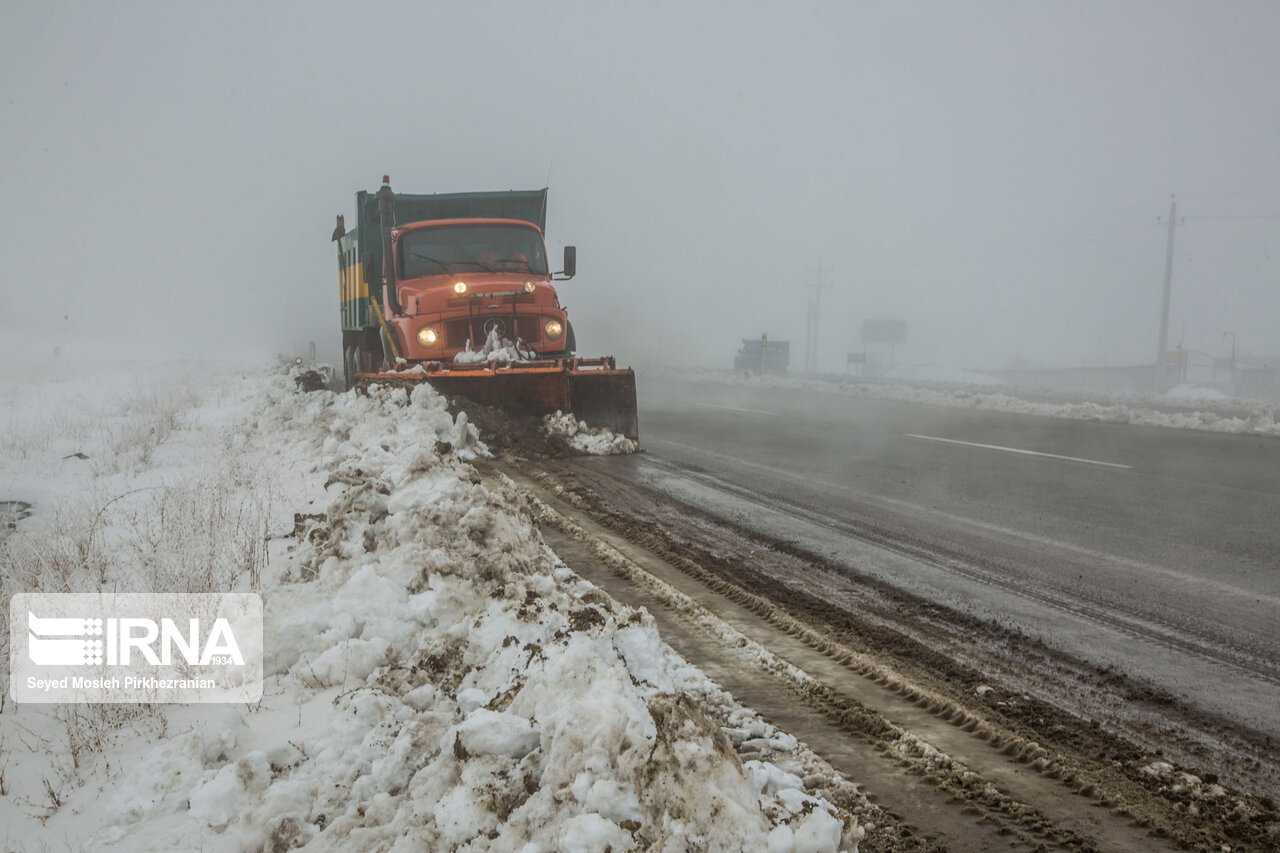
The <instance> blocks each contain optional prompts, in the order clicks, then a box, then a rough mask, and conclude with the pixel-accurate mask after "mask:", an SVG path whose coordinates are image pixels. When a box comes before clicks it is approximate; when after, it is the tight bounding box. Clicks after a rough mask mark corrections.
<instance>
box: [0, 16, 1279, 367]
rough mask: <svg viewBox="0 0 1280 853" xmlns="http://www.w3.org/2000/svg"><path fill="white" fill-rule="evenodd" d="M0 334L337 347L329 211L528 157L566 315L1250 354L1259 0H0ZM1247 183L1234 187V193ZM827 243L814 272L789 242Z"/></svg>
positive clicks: (1042, 351) (841, 350) (1273, 131)
mask: <svg viewBox="0 0 1280 853" xmlns="http://www.w3.org/2000/svg"><path fill="white" fill-rule="evenodd" d="M4 19H5V27H4V31H3V33H2V34H0V45H2V49H0V110H2V111H3V120H0V152H2V153H3V155H4V156H3V158H0V190H2V191H3V200H4V201H3V212H2V213H0V247H3V252H4V257H5V260H6V263H5V273H4V275H3V280H2V283H0V336H5V337H8V338H9V339H10V340H14V339H23V340H27V339H31V338H34V339H35V340H36V342H37V343H35V344H33V346H37V347H44V346H49V345H52V344H54V343H56V342H58V341H69V340H82V341H83V340H89V341H97V340H100V339H110V340H112V341H113V342H114V344H113V345H115V346H120V345H121V344H120V342H121V341H123V340H129V341H136V343H132V344H128V345H129V346H136V347H138V348H143V349H147V350H156V349H160V350H163V351H165V352H167V353H173V354H175V355H183V356H191V355H200V354H203V353H210V352H214V353H218V352H237V353H240V352H262V353H264V354H269V353H272V352H277V351H298V352H302V351H304V350H305V348H306V346H307V343H308V342H309V341H315V342H316V344H317V346H318V347H319V348H320V351H321V355H322V356H327V357H329V358H331V359H336V358H337V352H338V341H339V329H338V319H337V318H338V315H337V287H336V254H335V251H334V249H333V247H332V244H331V243H330V242H329V235H330V231H331V230H332V228H333V220H334V215H335V214H337V213H344V214H346V215H347V217H348V218H350V217H351V216H352V214H353V211H354V200H353V196H354V193H355V191H356V190H358V189H367V190H374V189H376V188H377V185H378V183H379V180H380V177H381V175H382V174H384V173H388V174H390V175H391V176H392V185H393V187H394V188H396V189H398V190H401V191H405V192H457V191H466V190H493V189H525V188H534V187H540V186H543V185H547V184H549V185H550V187H551V194H550V202H549V213H548V229H547V237H548V244H549V249H550V251H551V253H552V257H558V256H559V253H560V247H561V246H563V245H564V244H566V243H573V244H575V245H577V246H578V251H579V275H578V277H577V278H576V279H575V280H574V281H572V282H568V283H565V284H563V285H562V286H561V287H560V294H561V301H562V302H563V303H565V304H566V305H567V306H568V308H569V311H570V317H571V318H572V319H573V321H574V325H575V327H576V330H577V337H578V343H579V348H580V350H581V351H583V352H584V353H585V354H604V353H609V352H613V353H616V354H618V355H619V356H620V357H622V358H623V360H624V361H627V362H635V363H640V364H643V363H648V362H655V361H656V362H668V363H674V362H677V361H681V360H684V361H689V362H692V363H695V364H701V365H706V366H717V367H720V366H723V367H728V366H730V365H731V364H732V358H733V353H734V351H735V350H736V348H737V345H738V341H739V340H740V339H741V338H743V337H752V336H756V335H758V334H760V333H761V332H762V331H764V332H768V333H769V335H770V337H771V338H774V339H790V340H791V341H792V352H793V366H794V367H798V366H799V361H800V353H801V351H802V349H803V336H804V316H805V304H806V300H807V299H808V298H809V296H810V294H811V293H812V292H813V291H812V287H811V286H812V285H813V284H814V283H815V282H816V281H817V280H818V277H819V275H821V276H822V280H823V281H825V282H826V283H827V284H829V285H830V286H829V287H828V288H827V289H826V290H824V292H823V296H822V300H823V303H822V304H823V317H822V327H821V336H822V337H821V344H822V352H821V360H820V364H819V366H820V367H821V368H823V369H826V370H843V369H844V354H845V353H846V352H850V351H856V350H859V349H861V348H862V347H861V344H860V342H859V340H858V327H859V324H860V323H861V321H862V320H863V319H867V318H895V319H902V320H905V321H907V322H908V324H909V340H908V342H907V344H906V345H905V346H903V347H900V348H899V350H898V353H897V356H898V358H899V360H902V361H907V362H911V361H941V362H943V363H947V364H964V365H968V366H976V367H984V366H985V367H998V366H1006V365H1009V364H1011V363H1014V362H1015V361H1019V362H1025V363H1029V364H1043V365H1048V366H1067V365H1080V364H1101V363H1110V364H1120V363H1149V362H1151V361H1153V360H1154V357H1155V349H1156V334H1157V330H1158V319H1159V304H1160V291H1161V284H1162V278H1163V273H1164V254H1165V238H1166V232H1165V229H1164V226H1163V225H1162V224H1161V223H1159V222H1158V221H1157V219H1158V217H1162V216H1164V215H1166V214H1167V212H1168V206H1169V198H1170V194H1172V193H1177V198H1178V203H1179V215H1180V216H1184V217H1186V221H1185V223H1183V225H1182V227H1180V228H1179V230H1178V233H1177V244H1176V251H1175V266H1174V285H1173V305H1172V311H1171V322H1170V342H1171V344H1172V343H1176V342H1178V341H1180V340H1181V341H1183V343H1184V344H1185V345H1186V346H1187V347H1188V348H1190V349H1197V350H1203V351H1206V352H1209V353H1211V354H1214V355H1223V354H1227V353H1229V352H1230V345H1231V341H1230V334H1231V333H1234V334H1235V335H1236V340H1237V342H1238V345H1239V349H1240V351H1241V352H1242V353H1243V354H1245V355H1246V356H1249V357H1254V358H1257V359H1259V360H1270V361H1271V363H1275V361H1276V360H1277V359H1280V335H1277V330H1278V329H1280V257H1278V254H1280V252H1278V249H1280V218H1270V219H1267V218H1259V217H1264V216H1271V217H1277V216H1280V109H1277V104H1280V50H1277V45H1278V44H1280V4H1276V3H1274V2H1270V0H1258V2H1232V3H1225V4H1215V3H1208V2H1198V3H1187V2H1123V3H1118V2H1098V3H1078V2H1058V3H1045V2H1036V3H1028V2H999V3H996V2H971V3H964V4H962V3H919V4H904V3H897V2H894V3H852V2H850V3H845V2H832V3H802V4H788V5H787V7H786V8H783V6H782V4H772V5H765V4H739V3H701V4H686V3H658V4H635V3H590V4H588V3H579V2H560V3H556V2H548V3H463V2H456V3H421V2H415V3H404V4H400V5H380V6H376V7H375V6H374V5H372V4H369V5H360V4H351V3H343V4H336V3H297V4H264V5H263V6H262V7H259V6H257V5H256V4H239V3H230V4H194V3H176V4H169V3H116V4H88V3H59V2H51V3H43V4H35V3H18V2H14V0H6V2H5V3H4ZM1246 217H1253V218H1246ZM820 269H821V273H820V272H819V270H820Z"/></svg>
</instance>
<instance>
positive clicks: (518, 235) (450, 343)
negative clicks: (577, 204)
mask: <svg viewBox="0 0 1280 853" xmlns="http://www.w3.org/2000/svg"><path fill="white" fill-rule="evenodd" d="M546 213H547V190H546V189H541V190H529V191H509V192H480V193H449V194H436V195H408V194H406V193H398V194H397V193H394V192H392V191H391V181H390V179H389V178H387V177H384V178H383V179H382V188H381V189H379V190H378V191H377V192H376V193H369V192H365V191H360V192H357V193H356V222H355V224H354V227H352V228H351V230H349V231H348V230H347V228H346V225H345V223H344V221H343V217H342V216H339V217H338V227H337V228H335V229H334V232H333V239H334V241H335V242H336V243H337V244H338V286H339V291H340V293H341V297H340V298H341V312H342V361H343V372H344V375H345V377H346V383H347V387H352V386H356V385H369V384H372V383H375V382H377V383H388V384H408V383H415V382H429V383H431V385H432V386H434V387H435V388H436V390H438V391H440V392H441V393H443V394H446V395H450V396H454V395H458V396H462V397H466V398H468V399H470V400H474V401H475V402H477V403H482V404H484V405H490V406H498V407H501V408H503V409H507V410H509V411H511V412H513V413H516V414H529V415H542V414H550V413H552V412H555V411H557V410H559V411H562V412H568V413H572V414H574V415H575V416H576V417H577V418H578V420H579V421H581V422H584V423H586V424H587V425H588V426H593V427H607V428H609V429H611V430H613V431H614V432H617V433H620V434H622V435H625V436H627V437H628V438H632V439H638V438H639V425H638V423H637V416H636V380H635V374H634V373H633V372H632V371H631V370H630V368H627V369H623V370H619V369H618V368H617V366H616V364H615V363H614V359H613V357H612V356H606V357H603V358H580V357H579V356H578V354H577V352H576V347H577V344H576V342H575V340H574V334H573V326H572V324H570V322H569V317H568V315H567V313H566V312H565V309H564V308H562V307H561V306H560V300H559V297H558V296H557V295H556V289H555V287H554V285H553V284H552V282H556V281H566V280H568V279H571V278H573V276H574V274H575V272H576V267H577V251H576V249H575V248H574V247H573V246H565V249H564V263H563V265H562V269H561V270H560V271H559V272H556V273H552V272H551V267H550V266H549V264H548V260H547V250H546V244H545V243H544V241H543V230H544V229H545V227H546Z"/></svg>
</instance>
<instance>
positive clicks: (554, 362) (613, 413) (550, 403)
mask: <svg viewBox="0 0 1280 853" xmlns="http://www.w3.org/2000/svg"><path fill="white" fill-rule="evenodd" d="M422 367H423V368H424V369H425V372H418V371H415V372H412V373H358V374H356V381H357V384H360V385H371V384H374V383H380V384H387V385H412V384H417V383H419V382H430V383H431V386H432V387H433V388H435V389H436V390H437V391H439V392H440V393H441V394H445V395H447V396H451V397H452V396H460V397H466V398H468V399H470V400H474V401H475V402H477V403H480V404H482V405H486V406H495V407H497V408H501V409H505V410H507V411H509V412H512V413H513V414H519V415H549V414H552V413H553V412H556V411H560V412H566V413H570V414H572V415H574V416H575V417H576V418H577V419H578V421H579V422H581V423H585V424H586V425H587V426H590V427H605V428H607V429H610V430H612V431H613V432H616V433H618V434H620V435H625V436H626V437H627V438H630V439H633V440H636V441H638V440H639V439H640V425H639V419H638V417H637V414H636V376H635V373H634V372H633V371H632V370H631V369H630V368H624V369H621V370H619V369H618V367H617V365H616V364H615V363H614V360H613V357H612V356H606V357H605V358H563V359H549V360H546V361H524V362H513V363H510V364H506V365H488V364H477V365H470V364H456V363H446V362H436V361H432V362H425V363H423V364H422Z"/></svg>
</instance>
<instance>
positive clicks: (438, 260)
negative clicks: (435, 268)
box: [409, 251, 449, 272]
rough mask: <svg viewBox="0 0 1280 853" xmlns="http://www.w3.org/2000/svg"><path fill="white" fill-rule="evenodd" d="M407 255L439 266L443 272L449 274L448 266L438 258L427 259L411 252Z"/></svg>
mask: <svg viewBox="0 0 1280 853" xmlns="http://www.w3.org/2000/svg"><path fill="white" fill-rule="evenodd" d="M409 254H411V255H413V256H414V257H415V258H421V259H422V260H424V261H430V262H431V263H433V264H439V265H440V266H441V267H442V268H443V269H444V271H445V272H449V265H448V264H446V263H445V262H444V261H442V260H440V259H439V258H432V257H428V256H427V255H420V254H418V253H417V252H413V251H411V252H409Z"/></svg>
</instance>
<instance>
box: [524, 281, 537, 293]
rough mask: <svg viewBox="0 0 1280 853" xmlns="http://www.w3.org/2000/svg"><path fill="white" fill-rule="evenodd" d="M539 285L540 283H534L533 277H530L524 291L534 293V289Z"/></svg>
mask: <svg viewBox="0 0 1280 853" xmlns="http://www.w3.org/2000/svg"><path fill="white" fill-rule="evenodd" d="M537 286H538V285H537V284H536V283H534V281H533V280H532V279H530V280H529V281H526V282H525V283H524V292H525V293H533V291H534V290H535V289H536V288H537Z"/></svg>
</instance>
